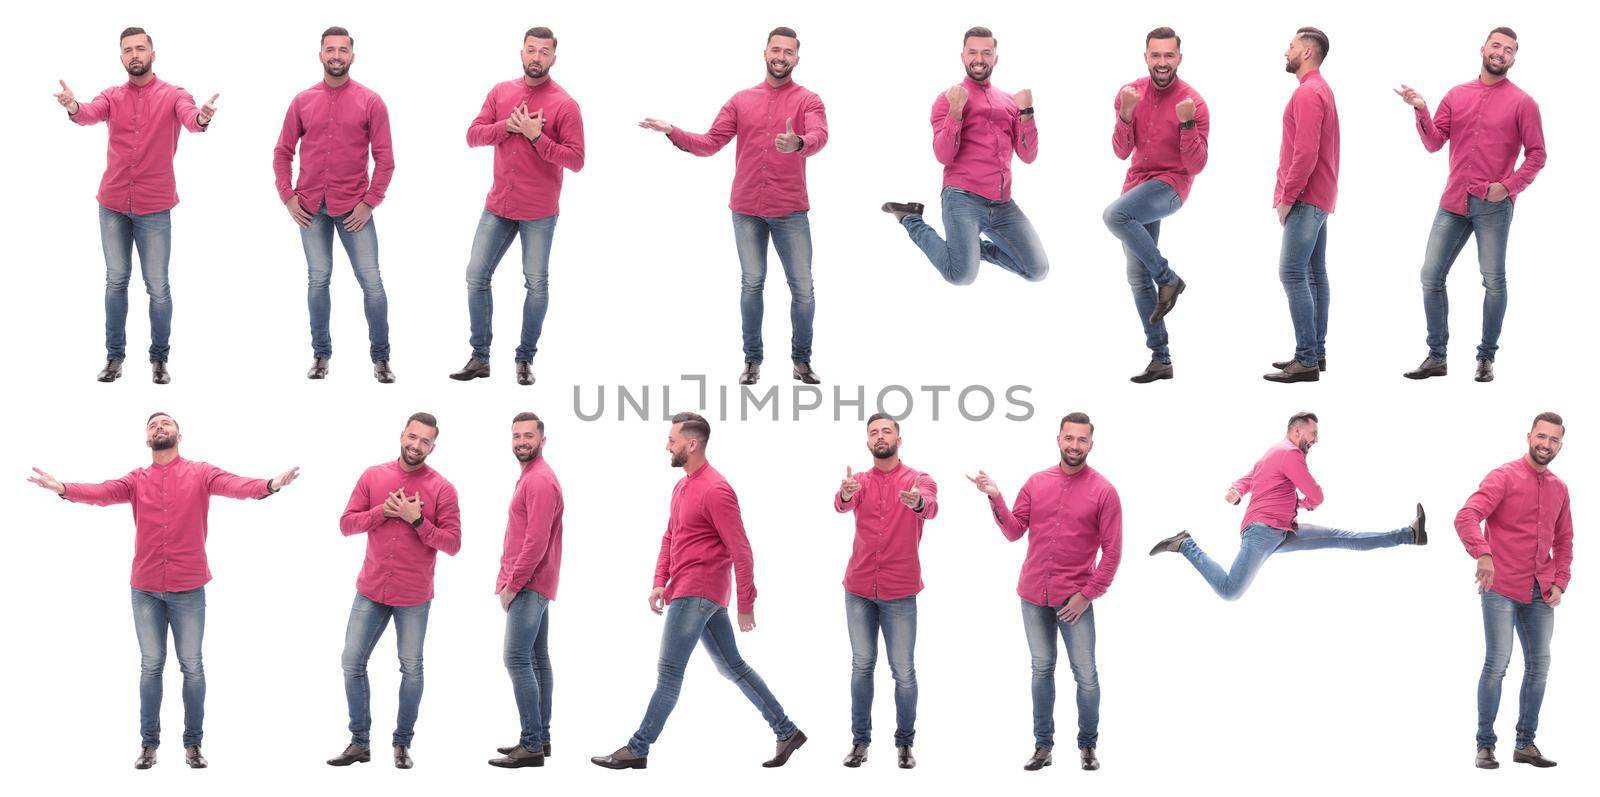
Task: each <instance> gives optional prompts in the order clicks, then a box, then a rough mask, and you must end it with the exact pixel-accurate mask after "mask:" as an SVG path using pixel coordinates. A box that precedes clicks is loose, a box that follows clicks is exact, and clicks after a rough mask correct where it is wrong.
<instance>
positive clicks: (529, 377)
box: [517, 360, 533, 385]
mask: <svg viewBox="0 0 1600 797" xmlns="http://www.w3.org/2000/svg"><path fill="white" fill-rule="evenodd" d="M517 384H519V385H531V384H533V363H525V362H523V361H521V360H518V361H517Z"/></svg>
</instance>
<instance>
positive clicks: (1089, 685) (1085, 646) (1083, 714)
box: [1056, 604, 1100, 750]
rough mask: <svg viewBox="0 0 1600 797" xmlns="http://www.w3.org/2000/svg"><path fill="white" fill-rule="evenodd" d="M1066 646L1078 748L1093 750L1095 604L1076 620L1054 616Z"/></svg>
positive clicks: (1096, 719)
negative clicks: (1075, 705)
mask: <svg viewBox="0 0 1600 797" xmlns="http://www.w3.org/2000/svg"><path fill="white" fill-rule="evenodd" d="M1056 625H1057V627H1058V628H1060V629H1061V639H1062V641H1064V642H1066V646H1067V663H1068V664H1069V665H1071V666H1072V678H1073V680H1074V681H1077V684H1078V748H1079V749H1083V748H1085V747H1087V748H1089V749H1091V750H1093V749H1094V746H1095V744H1096V743H1098V742H1099V741H1100V673H1099V671H1098V670H1096V669H1095V666H1094V606H1093V605H1092V604H1091V605H1090V606H1089V608H1088V609H1087V610H1085V611H1084V613H1083V615H1082V616H1081V617H1079V618H1078V621H1077V622H1076V623H1069V622H1066V621H1065V620H1062V619H1060V617H1059V616H1057V618H1056Z"/></svg>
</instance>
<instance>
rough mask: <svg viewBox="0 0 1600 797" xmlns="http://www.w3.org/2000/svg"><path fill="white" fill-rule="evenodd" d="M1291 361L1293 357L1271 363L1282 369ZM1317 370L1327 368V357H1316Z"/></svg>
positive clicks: (1274, 366)
mask: <svg viewBox="0 0 1600 797" xmlns="http://www.w3.org/2000/svg"><path fill="white" fill-rule="evenodd" d="M1293 362H1294V359H1293V358H1290V359H1288V360H1281V361H1279V362H1275V363H1273V364H1272V367H1273V368H1276V369H1278V370H1279V371H1282V370H1283V369H1285V368H1288V367H1289V366H1290V364H1292V363H1293ZM1317 370H1318V371H1326V370H1328V358H1327V357H1318V358H1317Z"/></svg>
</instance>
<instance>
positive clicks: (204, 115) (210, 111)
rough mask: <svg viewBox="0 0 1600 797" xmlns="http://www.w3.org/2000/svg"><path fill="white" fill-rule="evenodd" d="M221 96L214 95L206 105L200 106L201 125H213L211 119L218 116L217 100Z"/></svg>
mask: <svg viewBox="0 0 1600 797" xmlns="http://www.w3.org/2000/svg"><path fill="white" fill-rule="evenodd" d="M221 96H222V95H221V94H212V95H211V99H209V100H206V104H205V105H202V106H200V120H199V121H200V124H203V125H208V124H211V117H213V116H216V115H217V98H218V97H221Z"/></svg>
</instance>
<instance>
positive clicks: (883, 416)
mask: <svg viewBox="0 0 1600 797" xmlns="http://www.w3.org/2000/svg"><path fill="white" fill-rule="evenodd" d="M878 421H888V422H889V423H892V424H894V430H895V431H896V432H898V431H900V422H899V421H897V420H895V419H894V418H892V417H890V416H889V413H887V412H874V413H872V417H871V418H868V419H867V428H868V429H871V428H872V425H873V424H875V423H877V422H878Z"/></svg>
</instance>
